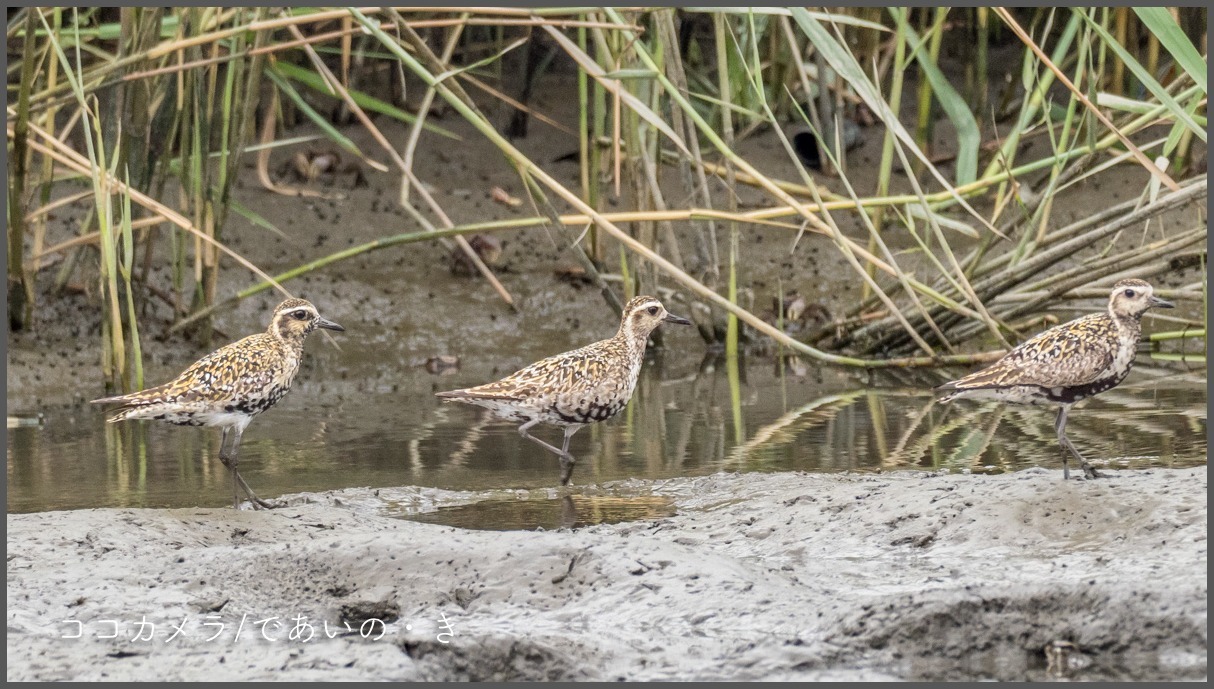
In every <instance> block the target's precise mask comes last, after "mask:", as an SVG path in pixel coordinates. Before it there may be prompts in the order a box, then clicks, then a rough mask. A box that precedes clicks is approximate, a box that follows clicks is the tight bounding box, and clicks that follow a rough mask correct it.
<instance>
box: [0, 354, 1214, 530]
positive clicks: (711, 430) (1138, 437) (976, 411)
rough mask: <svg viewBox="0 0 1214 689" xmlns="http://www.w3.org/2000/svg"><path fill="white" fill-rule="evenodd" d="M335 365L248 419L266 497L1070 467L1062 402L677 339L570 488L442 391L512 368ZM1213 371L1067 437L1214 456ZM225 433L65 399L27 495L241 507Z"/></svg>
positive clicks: (493, 523)
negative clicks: (227, 465)
mask: <svg viewBox="0 0 1214 689" xmlns="http://www.w3.org/2000/svg"><path fill="white" fill-rule="evenodd" d="M320 358H321V360H322V361H324V355H322V356H321V357H320ZM323 366H324V365H323V364H317V365H314V366H312V367H311V368H312V369H313V370H310V371H309V370H305V372H304V373H303V374H302V375H301V377H302V378H305V379H306V380H305V381H304V382H302V383H301V384H299V385H298V386H297V388H296V389H295V390H294V391H293V392H292V393H291V394H290V395H288V396H287V398H285V399H284V400H283V402H281V403H279V405H278V406H277V407H276V408H274V409H273V410H271V411H269V412H267V413H266V414H263V415H262V416H260V417H258V418H257V419H256V420H255V421H254V422H253V424H252V425H251V426H250V428H249V430H248V431H246V433H245V437H244V444H243V447H242V450H241V464H240V466H241V474H242V475H243V476H244V478H245V479H246V480H247V481H248V483H249V484H250V485H251V486H252V487H253V488H254V490H256V491H257V492H258V493H259V494H260V495H261V496H262V497H274V496H280V495H284V494H292V493H302V492H321V491H333V490H339V489H344V488H351V487H361V486H369V487H373V488H380V487H382V488H385V489H389V488H391V487H400V486H414V487H420V488H418V489H417V490H416V491H415V492H414V493H413V494H412V495H411V497H408V498H407V499H400V500H392V501H385V505H384V507H383V509H385V510H387V511H388V512H390V513H392V514H397V515H399V516H401V517H404V518H412V519H420V520H424V521H430V522H439V523H446V524H452V525H458V526H463V527H472V528H485V529H534V528H557V527H561V526H579V525H584V524H592V523H601V522H617V521H624V520H629V519H638V518H650V517H657V516H663V515H665V514H668V513H669V512H670V510H671V507H670V501H669V500H667V499H666V498H664V497H663V496H662V495H661V491H660V485H661V483H660V479H665V478H671V477H677V476H689V475H704V474H710V473H713V472H718V471H789V470H797V471H821V472H838V471H859V472H877V471H881V470H889V469H901V468H922V469H924V470H938V469H947V470H950V471H972V472H1007V471H1014V470H1017V469H1023V468H1026V467H1030V466H1044V467H1048V468H1053V469H1057V468H1059V467H1060V464H1061V451H1060V450H1059V449H1058V446H1057V443H1056V442H1055V439H1054V433H1053V426H1052V423H1053V413H1052V411H1051V410H1049V409H1044V408H1029V407H1013V406H1000V405H998V404H990V403H975V402H970V401H963V402H957V403H954V404H952V405H934V404H933V403H932V398H931V396H930V388H931V386H932V385H934V384H937V383H939V382H941V380H943V376H944V375H946V373H944V372H934V373H905V372H903V373H900V374H897V375H888V374H874V375H873V376H871V377H870V376H868V375H866V374H859V373H856V372H851V371H841V370H834V369H819V368H816V367H814V366H812V365H809V364H808V363H807V362H802V361H789V360H785V361H782V362H778V361H775V360H773V359H763V360H758V361H754V362H749V363H748V362H741V363H740V365H739V366H738V367H737V372H736V375H735V374H733V373H732V372H731V370H730V368H731V367H729V366H728V365H727V362H726V361H725V359H724V358H723V357H712V356H709V357H707V358H705V359H703V360H702V361H695V360H690V361H689V360H688V358H687V357H685V356H682V355H679V356H675V355H674V353H673V352H670V351H667V352H666V353H665V354H664V355H660V356H657V357H652V358H651V359H650V360H649V361H647V362H646V366H645V367H644V369H643V372H642V377H641V380H640V382H639V384H638V387H637V392H636V396H635V397H634V399H633V401H632V403H631V404H630V405H629V406H628V408H627V409H626V411H625V412H623V413H622V414H621V415H620V416H618V417H617V418H616V419H614V420H612V421H610V422H608V423H606V424H600V425H598V426H596V427H590V428H586V429H583V430H582V431H580V432H579V433H578V434H577V435H575V436H574V438H573V441H572V445H571V451H572V452H573V454H574V455H575V456H576V457H577V458H578V464H577V468H576V470H575V472H574V476H573V483H574V484H575V486H574V487H573V489H572V490H571V491H569V492H568V494H562V493H561V492H559V491H557V490H556V488H555V487H556V483H557V479H558V476H557V474H558V471H557V461H556V458H555V457H554V456H552V455H551V454H548V453H547V452H545V451H544V450H542V449H541V448H539V447H538V446H535V445H533V444H532V443H530V442H528V441H526V440H524V439H522V438H521V437H519V435H518V433H517V432H516V430H515V426H514V425H512V424H510V423H505V422H501V421H497V420H493V419H490V418H488V417H487V416H486V415H485V414H484V413H483V412H482V411H481V410H480V409H478V408H475V407H469V406H464V405H458V404H450V403H448V404H440V403H439V401H438V400H437V399H435V398H434V396H433V392H434V391H435V390H443V389H451V388H456V387H464V386H467V385H472V384H476V383H480V382H485V381H487V380H491V379H492V378H493V377H495V376H500V375H501V374H502V373H505V371H494V370H493V369H491V368H489V367H487V366H475V365H472V366H465V367H464V368H462V369H460V370H458V371H455V372H453V373H451V374H449V375H441V376H440V375H433V374H429V373H426V372H425V371H424V370H422V369H414V370H413V371H411V372H410V373H408V374H407V375H403V376H401V377H400V378H399V381H398V382H397V383H395V384H394V387H395V388H396V389H395V390H393V389H392V386H384V385H379V386H376V385H371V386H362V387H363V388H364V389H358V388H357V387H354V386H352V385H350V384H348V383H347V384H345V385H341V384H337V385H335V384H332V383H329V384H326V383H324V382H320V380H321V379H323V377H324V374H323V373H322V372H320V371H318V370H315V369H318V368H322V367H323ZM1186 369H1187V370H1186ZM1204 377H1205V370H1204V368H1194V367H1193V366H1191V365H1190V366H1187V367H1186V366H1185V365H1183V364H1181V365H1177V364H1154V365H1153V364H1152V362H1151V361H1150V360H1149V358H1147V357H1146V356H1145V355H1144V356H1143V357H1140V360H1139V363H1138V366H1137V367H1136V369H1135V371H1134V373H1132V374H1131V377H1130V378H1129V379H1128V380H1127V382H1126V383H1124V384H1123V385H1122V386H1121V387H1119V388H1117V389H1115V390H1113V391H1110V392H1109V393H1106V394H1104V395H1102V396H1100V397H1099V398H1096V399H1094V400H1090V401H1088V402H1086V403H1084V405H1081V406H1080V407H1078V408H1077V409H1076V410H1074V411H1073V412H1072V414H1071V419H1070V422H1069V425H1068V435H1069V437H1070V438H1071V439H1072V441H1073V442H1074V443H1075V444H1076V445H1077V446H1078V447H1079V448H1080V449H1081V451H1083V452H1084V453H1085V454H1086V455H1087V456H1088V457H1089V458H1091V459H1093V460H1094V463H1095V464H1096V465H1097V466H1098V467H1101V466H1106V467H1108V468H1109V469H1114V470H1115V469H1118V468H1144V467H1186V466H1194V465H1200V464H1204V463H1205V462H1206V387H1205V384H1204ZM13 411H14V410H11V409H10V413H12V412H13ZM17 411H19V410H17ZM540 436H541V437H544V438H546V439H548V440H550V441H552V442H556V441H558V440H559V438H560V431H559V430H556V429H552V428H548V429H543V428H541V430H540ZM218 443H219V433H218V432H217V431H215V430H213V429H199V428H185V427H176V426H169V425H166V424H161V423H150V422H138V423H126V424H119V425H107V424H105V423H104V416H103V415H102V414H101V413H100V411H99V410H98V409H96V408H91V407H87V406H76V407H68V408H66V409H60V410H54V411H48V412H46V413H45V414H44V416H43V418H42V421H41V424H40V425H29V426H21V427H17V428H10V429H9V434H8V509H9V512H34V511H41V510H57V509H74V508H88V507H114V506H141V507H182V506H195V505H197V506H222V505H225V504H230V503H231V499H232V488H231V482H230V479H229V475H228V473H227V471H226V470H225V469H224V467H223V466H222V465H221V464H220V463H219V461H218V460H217V459H216V458H215V457H216V452H217V450H218ZM1114 473H1115V472H1114ZM629 479H657V480H659V481H658V482H656V483H654V482H652V481H647V482H644V483H643V484H642V483H641V482H637V481H629Z"/></svg>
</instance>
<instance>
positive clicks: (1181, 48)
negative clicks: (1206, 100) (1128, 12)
mask: <svg viewBox="0 0 1214 689" xmlns="http://www.w3.org/2000/svg"><path fill="white" fill-rule="evenodd" d="M1133 9H1134V13H1135V14H1137V15H1138V18H1139V19H1141V20H1142V23H1143V24H1146V26H1147V28H1148V29H1150V30H1151V33H1153V34H1155V38H1158V39H1159V43H1160V44H1161V45H1162V46H1163V47H1164V49H1166V50H1167V51H1168V54H1170V55H1171V56H1172V58H1173V59H1175V60H1176V63H1177V64H1178V65H1180V66H1181V68H1183V69H1184V71H1185V72H1187V73H1188V75H1189V76H1190V77H1192V78H1193V82H1194V83H1196V84H1197V85H1198V86H1200V87H1201V92H1202V93H1205V92H1206V79H1207V78H1208V77H1207V76H1206V60H1205V58H1204V57H1202V56H1201V53H1199V52H1197V48H1195V47H1193V43H1192V42H1191V41H1190V40H1189V37H1188V36H1186V35H1184V31H1182V30H1181V28H1180V26H1179V25H1178V24H1177V23H1176V20H1175V19H1173V18H1172V14H1171V13H1170V12H1168V10H1167V9H1166V8H1163V7H1135V8H1133Z"/></svg>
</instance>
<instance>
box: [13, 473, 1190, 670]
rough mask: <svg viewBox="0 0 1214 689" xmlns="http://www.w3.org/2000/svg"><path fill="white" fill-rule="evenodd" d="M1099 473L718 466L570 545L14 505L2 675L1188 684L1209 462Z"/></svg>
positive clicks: (354, 512) (374, 516)
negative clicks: (1083, 477) (1052, 657)
mask: <svg viewBox="0 0 1214 689" xmlns="http://www.w3.org/2000/svg"><path fill="white" fill-rule="evenodd" d="M1112 473H1113V476H1112V477H1111V478H1107V479H1104V480H1100V481H1090V482H1083V481H1071V482H1064V481H1063V480H1062V477H1061V473H1060V472H1058V471H1046V470H1042V469H1030V470H1026V471H1022V472H1018V473H1013V474H1004V475H994V476H979V475H960V474H953V475H942V474H925V473H921V472H897V473H890V474H882V475H852V474H835V475H825V474H799V473H782V474H746V475H737V474H717V475H713V476H707V477H701V478H681V479H672V480H669V481H662V482H653V483H650V484H649V485H648V486H647V489H648V490H650V491H652V492H653V493H654V494H661V495H665V496H668V497H670V498H671V499H672V500H673V501H674V503H675V505H676V507H677V510H678V512H677V514H675V516H673V517H669V518H664V519H658V520H649V521H641V522H629V523H622V524H611V525H602V526H595V527H590V528H586V529H579V530H576V531H548V532H543V531H537V532H523V531H509V532H490V531H469V530H462V529H456V528H451V527H445V526H437V525H431V524H424V523H417V522H410V521H403V520H399V519H392V518H387V517H384V516H380V514H379V511H380V509H382V508H380V509H369V508H368V506H370V505H374V504H376V502H379V503H380V504H383V501H384V498H383V497H382V496H376V495H375V494H373V493H370V492H368V491H362V492H359V491H343V492H341V493H340V494H335V493H326V494H310V495H301V496H295V497H294V498H293V499H292V503H293V504H292V505H291V506H288V507H284V508H282V509H279V510H276V511H273V512H249V511H234V510H232V509H179V510H154V509H146V510H135V509H99V510H78V511H70V512H44V513H38V514H24V515H11V514H10V515H8V637H7V638H8V658H9V660H8V679H9V680H67V679H77V680H81V679H83V680H197V679H208V680H221V681H222V680H237V679H244V680H322V679H323V680H337V679H342V680H355V679H377V680H421V679H429V680H439V679H477V680H482V679H516V680H524V679H528V680H538V679H552V680H556V679H602V680H614V679H623V678H626V679H782V680H828V679H829V680H879V679H904V680H959V679H978V678H991V679H1005V680H1020V679H1046V678H1049V677H1050V676H1051V675H1050V673H1047V669H1046V657H1045V655H1044V653H1043V650H1042V649H1043V647H1045V645H1046V644H1047V643H1052V642H1055V641H1065V642H1070V643H1071V644H1074V646H1075V648H1076V650H1075V651H1074V652H1073V653H1072V655H1071V656H1070V658H1069V660H1068V661H1067V664H1068V666H1069V667H1072V668H1074V669H1071V670H1069V671H1068V672H1067V673H1066V675H1065V676H1066V677H1069V678H1072V679H1161V678H1162V679H1201V678H1203V677H1204V676H1205V674H1206V543H1207V541H1206V469H1205V468H1204V467H1200V468H1194V469H1181V470H1146V471H1120V472H1112ZM632 488H633V489H634V490H636V489H638V486H633V487H632ZM242 616H246V617H245V620H246V621H245V624H244V627H243V632H242V637H241V639H240V640H239V641H235V640H234V634H235V630H236V627H237V625H238V624H240V622H241V619H242ZM271 617H277V618H278V619H277V620H275V621H271V622H267V623H265V624H264V626H254V623H256V622H260V621H262V620H265V619H267V618H271ZM301 617H302V618H304V619H305V620H306V621H307V623H308V624H314V625H315V632H314V637H313V638H312V640H310V641H308V642H306V643H305V642H302V641H299V640H295V641H292V640H289V639H287V636H288V635H289V633H290V630H291V628H292V627H299V626H301V625H302V623H301V622H300V620H299V619H298V618H301ZM370 618H374V619H383V620H387V621H390V623H389V624H388V625H387V627H386V629H380V628H378V627H377V626H376V625H375V623H369V624H370V627H365V629H366V630H367V632H368V636H369V637H371V638H366V639H364V638H363V636H362V634H361V633H359V631H358V630H359V629H360V628H364V627H363V625H364V622H365V620H367V619H370ZM444 618H445V619H446V620H447V622H448V624H449V626H450V632H453V634H454V636H451V637H445V636H444V637H442V638H441V641H440V637H439V634H440V633H443V632H444V631H445V628H443V627H440V626H439V625H440V624H441V623H442V620H443V619H444ZM69 620H77V621H79V622H81V623H82V624H83V627H80V626H79V625H75V624H73V623H71V622H67V621H69ZM292 620H294V621H292ZM106 621H111V622H110V623H107V622H106ZM141 621H146V622H149V623H152V624H154V625H155V629H154V630H152V631H150V633H151V635H152V640H151V641H136V640H132V637H134V636H135V635H137V634H138V633H139V631H140V627H139V623H140V622H141ZM183 621H184V624H182V623H183ZM208 621H210V623H211V624H210V626H204V624H205V623H207V622H208ZM112 622H118V623H119V624H118V626H117V628H116V632H117V638H113V639H103V638H99V637H102V636H109V635H111V634H113V633H114V631H115V626H114V625H113V624H112ZM220 623H223V624H224V625H225V626H224V627H223V628H220V627H219V626H218V625H219V624H220ZM345 623H350V628H351V629H353V630H354V631H353V632H346V631H345V627H344V626H343V625H344V624H345ZM276 624H280V625H283V626H281V627H277V626H275V625H276ZM178 625H179V626H181V627H183V631H182V632H181V633H180V634H179V635H178V636H177V637H176V638H173V639H169V638H168V637H169V635H170V634H171V633H172V632H173V630H172V626H178ZM322 625H327V627H323V626H322ZM326 630H327V633H328V634H335V633H336V632H337V631H338V630H341V631H342V632H343V633H341V634H337V635H336V636H334V638H328V636H327V635H326ZM143 631H144V636H147V635H148V633H149V630H147V629H146V628H145V629H143ZM263 631H264V633H265V635H267V636H269V637H271V638H274V639H276V640H274V641H267V640H266V639H264V638H263V636H262V633H263ZM296 633H297V635H298V634H302V633H306V632H305V631H304V630H303V629H301V630H300V631H297V632H296ZM381 633H382V634H383V636H382V638H379V639H375V638H374V637H376V636H379V635H380V634H381ZM75 634H79V635H80V638H75V639H69V638H63V637H65V636H72V635H75ZM216 634H218V638H217V639H216V640H214V641H207V639H208V638H209V637H211V636H212V635H216ZM442 641H447V642H448V643H442Z"/></svg>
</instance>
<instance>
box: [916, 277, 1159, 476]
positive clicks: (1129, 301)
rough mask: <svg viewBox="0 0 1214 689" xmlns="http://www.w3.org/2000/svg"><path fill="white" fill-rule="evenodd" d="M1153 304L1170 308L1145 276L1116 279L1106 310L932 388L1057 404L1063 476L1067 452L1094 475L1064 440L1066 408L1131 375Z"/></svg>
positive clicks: (952, 395)
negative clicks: (988, 364)
mask: <svg viewBox="0 0 1214 689" xmlns="http://www.w3.org/2000/svg"><path fill="white" fill-rule="evenodd" d="M1152 307H1159V308H1165V309H1170V308H1173V304H1172V303H1171V302H1168V301H1165V300H1163V299H1160V298H1159V297H1156V296H1155V294H1154V288H1152V287H1151V285H1150V283H1148V282H1146V281H1144V280H1137V279H1129V280H1121V281H1119V282H1117V284H1115V285H1113V289H1112V291H1111V292H1110V293H1109V305H1108V309H1107V312H1105V313H1093V314H1088V315H1086V316H1083V317H1081V318H1076V319H1075V320H1073V321H1069V322H1067V323H1063V324H1062V325H1058V326H1055V327H1053V328H1050V329H1049V330H1046V331H1044V332H1042V333H1040V334H1038V335H1036V336H1034V337H1032V338H1031V339H1029V340H1026V341H1025V342H1023V343H1022V344H1020V345H1019V346H1017V347H1015V348H1013V349H1012V350H1011V351H1010V352H1008V353H1007V354H1006V355H1004V356H1003V358H1001V359H999V360H998V361H996V362H995V363H993V364H991V365H990V366H988V367H986V368H984V369H982V370H980V371H976V372H974V373H971V374H969V375H968V376H965V377H963V378H960V379H958V380H954V381H950V382H948V383H945V384H943V385H940V386H938V387H937V388H935V390H936V391H937V392H943V393H945V395H944V396H943V397H941V398H939V401H940V402H948V401H950V400H954V399H959V398H971V399H994V400H1000V401H1003V402H1011V403H1016V404H1030V405H1057V406H1058V416H1057V417H1056V419H1055V421H1054V431H1055V432H1056V433H1057V434H1058V444H1059V445H1061V446H1062V449H1063V450H1064V451H1065V452H1064V453H1063V456H1062V477H1063V478H1064V479H1069V478H1070V477H1071V474H1070V470H1069V469H1068V467H1067V455H1066V452H1069V453H1070V454H1072V455H1074V457H1075V459H1076V460H1078V461H1079V464H1080V466H1081V467H1082V468H1083V473H1084V477H1085V478H1089V479H1092V478H1099V477H1100V474H1099V473H1097V472H1096V469H1095V468H1094V467H1093V466H1092V465H1091V463H1090V462H1088V461H1087V460H1086V459H1084V457H1083V455H1082V454H1080V453H1079V450H1077V449H1076V448H1075V446H1074V445H1073V444H1072V443H1071V441H1070V440H1069V439H1068V438H1067V437H1066V419H1067V413H1068V412H1069V411H1070V409H1071V407H1072V406H1074V405H1075V404H1076V403H1078V402H1080V401H1082V400H1084V399H1087V398H1088V397H1092V396H1093V395H1098V394H1100V393H1102V392H1105V391H1106V390H1109V389H1111V388H1113V387H1116V386H1117V385H1118V384H1119V383H1121V381H1123V380H1125V377H1126V376H1127V375H1129V373H1130V368H1132V367H1133V365H1134V357H1135V355H1136V354H1137V352H1138V341H1139V339H1140V338H1141V336H1142V315H1143V314H1144V313H1146V312H1147V310H1148V309H1150V308H1152Z"/></svg>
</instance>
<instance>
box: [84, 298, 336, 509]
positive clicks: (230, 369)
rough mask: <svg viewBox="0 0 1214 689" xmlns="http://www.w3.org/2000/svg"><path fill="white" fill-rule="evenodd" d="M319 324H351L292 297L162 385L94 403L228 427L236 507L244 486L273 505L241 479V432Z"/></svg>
mask: <svg viewBox="0 0 1214 689" xmlns="http://www.w3.org/2000/svg"><path fill="white" fill-rule="evenodd" d="M317 328H324V329H326V330H336V331H344V330H345V328H343V327H342V326H340V325H338V324H337V323H334V322H333V321H330V320H328V319H325V318H321V316H320V313H319V312H317V310H316V307H315V306H313V305H312V304H311V302H309V301H307V300H305V299H287V300H286V301H284V302H282V303H281V304H279V305H278V307H277V308H275V309H274V315H273V317H272V318H271V319H270V326H269V328H267V329H266V331H265V332H263V333H257V334H256V335H250V336H248V337H246V338H244V339H242V340H239V341H237V342H233V343H231V344H229V345H225V346H223V347H221V348H219V349H217V350H215V351H214V352H211V353H210V354H208V355H206V356H204V357H203V358H201V359H199V360H198V361H196V362H194V364H192V365H191V366H190V367H189V368H187V369H186V370H185V371H183V372H182V373H181V375H179V376H177V377H176V378H174V379H173V380H172V381H170V382H168V383H165V384H164V385H158V386H156V387H152V388H148V389H146V390H143V391H140V392H133V393H130V394H127V395H118V396H116V397H103V398H101V399H95V400H93V403H95V404H117V405H119V406H117V407H115V408H114V409H111V410H110V412H111V413H113V415H112V416H110V418H109V422H110V423H117V422H119V421H126V420H128V419H159V420H162V421H167V422H169V423H171V424H176V425H178V426H218V427H220V428H222V429H223V435H222V437H221V439H220V441H219V460H220V461H221V462H223V464H224V466H226V467H227V468H228V469H229V470H230V471H231V472H232V495H233V497H232V500H233V506H234V507H236V508H238V509H239V507H240V494H239V492H238V491H239V490H244V492H245V494H246V495H247V496H248V497H249V501H250V502H251V503H252V504H253V508H254V509H257V508H259V507H264V508H267V509H268V508H272V507H275V505H274V504H272V503H269V502H267V501H265V500H262V499H261V498H259V497H257V495H256V494H255V493H254V492H253V490H252V489H251V488H249V484H247V483H245V480H244V479H243V478H241V477H240V471H239V470H238V469H237V466H238V463H239V459H238V457H239V454H238V452H239V450H240V438H241V435H242V434H243V433H244V430H245V428H246V427H247V426H248V425H249V422H250V421H252V420H253V417H254V416H257V415H258V414H260V413H262V412H264V411H265V410H267V409H269V408H270V407H272V406H274V404H275V403H276V402H278V400H280V399H282V397H283V395H285V394H287V391H288V390H290V389H291V382H292V381H293V380H294V378H295V374H296V373H297V372H298V371H299V363H300V361H301V359H302V358H303V345H304V340H305V339H306V338H307V336H308V335H309V334H310V333H311V332H312V331H314V330H316V329H317ZM229 440H230V441H231V442H229Z"/></svg>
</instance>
